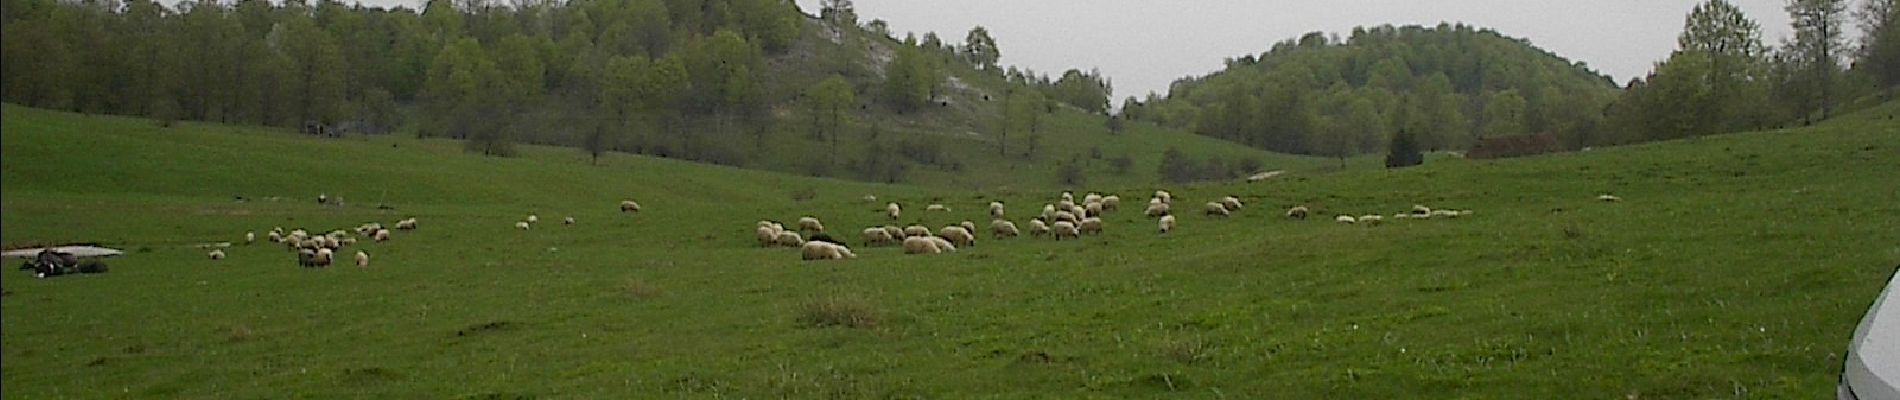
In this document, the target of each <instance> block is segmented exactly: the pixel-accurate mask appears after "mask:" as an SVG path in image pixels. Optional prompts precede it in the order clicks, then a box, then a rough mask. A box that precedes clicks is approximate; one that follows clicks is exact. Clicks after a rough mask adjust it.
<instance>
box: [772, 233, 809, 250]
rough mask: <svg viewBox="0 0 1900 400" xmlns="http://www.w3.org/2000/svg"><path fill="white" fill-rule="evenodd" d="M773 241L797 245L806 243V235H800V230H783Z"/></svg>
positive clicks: (787, 245) (792, 245)
mask: <svg viewBox="0 0 1900 400" xmlns="http://www.w3.org/2000/svg"><path fill="white" fill-rule="evenodd" d="M773 241H774V242H777V243H778V244H779V245H780V246H785V247H797V246H799V245H802V244H805V237H803V236H799V235H798V232H793V231H782V232H779V233H778V237H777V238H774V239H773Z"/></svg>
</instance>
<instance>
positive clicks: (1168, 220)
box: [1160, 215, 1174, 233]
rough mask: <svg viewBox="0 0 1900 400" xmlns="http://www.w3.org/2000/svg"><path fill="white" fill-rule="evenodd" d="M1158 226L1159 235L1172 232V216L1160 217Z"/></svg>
mask: <svg viewBox="0 0 1900 400" xmlns="http://www.w3.org/2000/svg"><path fill="white" fill-rule="evenodd" d="M1160 226H1161V233H1168V232H1169V231H1173V230H1174V216H1173V215H1164V216H1161V224H1160Z"/></svg>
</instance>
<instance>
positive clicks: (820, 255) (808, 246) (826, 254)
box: [799, 241, 858, 261]
mask: <svg viewBox="0 0 1900 400" xmlns="http://www.w3.org/2000/svg"><path fill="white" fill-rule="evenodd" d="M799 250H800V251H799V253H801V254H800V257H799V258H800V259H803V260H806V261H811V260H843V259H847V258H858V255H857V254H855V253H852V252H851V248H849V247H844V245H841V244H837V243H831V242H818V241H812V242H805V244H804V245H803V247H802V248H801V249H799Z"/></svg>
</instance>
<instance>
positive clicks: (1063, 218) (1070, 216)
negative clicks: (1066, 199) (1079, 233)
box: [1055, 211, 1082, 224]
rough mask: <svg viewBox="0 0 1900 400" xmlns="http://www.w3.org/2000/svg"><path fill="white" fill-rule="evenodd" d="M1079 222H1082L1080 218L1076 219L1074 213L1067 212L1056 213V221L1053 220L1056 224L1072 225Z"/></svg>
mask: <svg viewBox="0 0 1900 400" xmlns="http://www.w3.org/2000/svg"><path fill="white" fill-rule="evenodd" d="M1081 220H1082V219H1081V218H1076V216H1075V213H1071V212H1068V211H1056V219H1055V221H1056V222H1068V223H1072V224H1073V223H1075V222H1076V221H1081Z"/></svg>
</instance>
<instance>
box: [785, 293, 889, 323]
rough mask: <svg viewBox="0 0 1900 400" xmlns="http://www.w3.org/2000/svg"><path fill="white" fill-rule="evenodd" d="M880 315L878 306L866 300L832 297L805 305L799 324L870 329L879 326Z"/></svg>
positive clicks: (802, 308)
mask: <svg viewBox="0 0 1900 400" xmlns="http://www.w3.org/2000/svg"><path fill="white" fill-rule="evenodd" d="M880 314H882V313H880V312H879V311H878V310H877V307H876V306H873V305H871V303H870V302H868V301H865V300H864V299H861V298H857V297H830V298H824V299H819V300H815V301H812V302H808V303H805V305H804V306H802V307H800V310H799V314H798V322H799V323H801V324H804V325H806V326H811V327H818V328H826V327H834V326H837V327H845V328H870V327H875V326H877V323H878V320H879V319H880Z"/></svg>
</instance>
